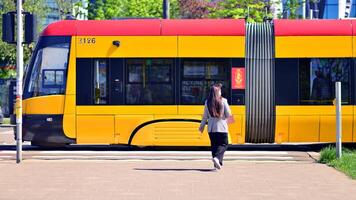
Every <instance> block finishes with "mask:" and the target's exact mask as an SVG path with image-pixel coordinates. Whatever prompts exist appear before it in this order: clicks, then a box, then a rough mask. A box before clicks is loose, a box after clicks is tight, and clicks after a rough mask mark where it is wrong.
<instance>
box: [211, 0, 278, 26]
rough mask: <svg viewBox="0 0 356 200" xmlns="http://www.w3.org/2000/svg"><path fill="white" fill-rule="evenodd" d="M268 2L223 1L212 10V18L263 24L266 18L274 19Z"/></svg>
mask: <svg viewBox="0 0 356 200" xmlns="http://www.w3.org/2000/svg"><path fill="white" fill-rule="evenodd" d="M268 6H269V4H268V2H267V1H259V0H223V1H219V2H217V3H216V6H215V7H212V8H211V10H210V14H209V16H210V17H212V18H233V19H239V18H247V21H248V22H262V21H263V19H264V17H268V18H270V17H272V14H271V13H270V12H269V11H268V9H267V8H268Z"/></svg>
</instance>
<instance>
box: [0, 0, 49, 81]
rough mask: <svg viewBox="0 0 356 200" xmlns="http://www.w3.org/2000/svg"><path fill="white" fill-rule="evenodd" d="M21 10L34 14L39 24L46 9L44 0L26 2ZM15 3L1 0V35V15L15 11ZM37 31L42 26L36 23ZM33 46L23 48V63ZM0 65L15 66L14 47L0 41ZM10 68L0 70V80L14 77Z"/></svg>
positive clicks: (0, 31) (28, 0)
mask: <svg viewBox="0 0 356 200" xmlns="http://www.w3.org/2000/svg"><path fill="white" fill-rule="evenodd" d="M23 8H24V10H25V11H27V12H31V13H35V14H36V15H37V18H38V22H41V21H42V20H43V19H44V17H45V16H46V14H47V12H48V9H47V8H46V7H45V0H27V1H25V3H24V5H23ZM15 10H16V8H15V3H14V1H13V0H1V3H0V24H1V25H0V34H1V35H2V14H4V13H7V12H10V11H15ZM37 24H38V27H37V30H38V31H40V30H41V29H42V26H41V25H42V24H41V23H37ZM33 48H34V44H30V45H25V46H24V63H25V64H26V63H27V62H28V60H29V58H30V56H31V53H32V50H33ZM0 65H6V66H15V65H16V46H15V45H12V44H7V43H5V42H3V41H2V40H0ZM11 70H12V67H5V68H1V69H0V78H10V77H13V76H15V73H14V71H11Z"/></svg>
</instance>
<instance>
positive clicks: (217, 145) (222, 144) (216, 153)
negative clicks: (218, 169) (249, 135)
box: [209, 132, 228, 165]
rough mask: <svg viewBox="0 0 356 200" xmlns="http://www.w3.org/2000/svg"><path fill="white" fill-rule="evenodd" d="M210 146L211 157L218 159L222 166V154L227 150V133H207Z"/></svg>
mask: <svg viewBox="0 0 356 200" xmlns="http://www.w3.org/2000/svg"><path fill="white" fill-rule="evenodd" d="M209 138H210V144H211V155H212V157H213V158H214V157H216V158H218V159H219V162H220V165H222V164H223V159H224V153H225V151H226V150H227V146H228V139H227V133H221V132H211V133H209Z"/></svg>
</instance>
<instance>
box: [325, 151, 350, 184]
mask: <svg viewBox="0 0 356 200" xmlns="http://www.w3.org/2000/svg"><path fill="white" fill-rule="evenodd" d="M319 162H320V163H324V164H327V165H329V166H331V167H334V168H335V169H337V170H339V171H341V172H343V173H345V174H346V175H348V176H350V177H351V178H353V179H356V151H355V150H349V149H346V148H344V149H342V156H341V158H340V159H337V158H336V149H335V147H331V146H329V147H326V148H324V149H322V150H321V151H320V160H319Z"/></svg>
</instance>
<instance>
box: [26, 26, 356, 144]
mask: <svg viewBox="0 0 356 200" xmlns="http://www.w3.org/2000/svg"><path fill="white" fill-rule="evenodd" d="M355 30H356V21H353V20H274V21H273V23H270V24H268V25H266V24H265V25H262V26H260V27H257V26H250V25H246V24H245V21H244V20H233V19H221V20H159V19H130V20H102V21H90V20H89V21H75V20H68V21H60V22H56V23H53V24H50V25H49V26H48V27H47V28H46V29H45V30H44V31H43V33H42V34H41V36H40V38H39V41H38V43H37V46H36V49H35V51H34V53H33V57H32V59H31V62H30V65H29V67H28V68H27V70H26V75H25V84H24V94H23V97H24V101H23V108H24V111H23V115H24V116H23V117H24V120H23V126H24V127H23V139H24V140H26V141H31V142H33V143H36V144H129V145H140V146H207V145H209V140H208V135H207V134H200V133H199V131H198V126H199V122H200V119H201V115H202V110H203V103H204V99H205V97H206V96H205V95H206V93H207V89H208V87H209V86H210V85H211V84H212V83H214V82H221V83H222V84H223V86H224V88H223V95H224V96H225V97H226V98H227V99H228V101H229V103H230V105H231V109H232V113H233V115H234V117H235V123H234V124H232V125H231V126H230V127H229V132H230V139H229V140H230V143H231V144H243V143H288V142H333V141H335V119H334V118H335V108H334V106H333V105H332V101H333V99H334V88H333V84H334V82H335V81H341V82H342V96H343V110H342V113H343V117H342V119H343V128H342V131H343V133H342V136H343V141H344V142H356V129H355V128H356V122H355V120H354V118H355V114H356V112H355V109H356V107H355V106H354V105H355V104H356V96H355V94H356V82H355V78H354V77H355V75H356V74H355V73H356V70H355V67H354V60H353V58H354V57H355V55H356V53H355V52H356V50H355V51H354V49H353V48H354V46H356V45H354V44H356V40H355V39H354V38H355V36H354V34H356V31H355ZM267 32H268V34H266V33H267ZM266 41H267V42H266ZM258 52H261V53H258ZM266 52H268V53H267V54H266ZM267 68H268V70H267V71H264V70H265V69H267ZM266 74H268V76H266Z"/></svg>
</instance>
